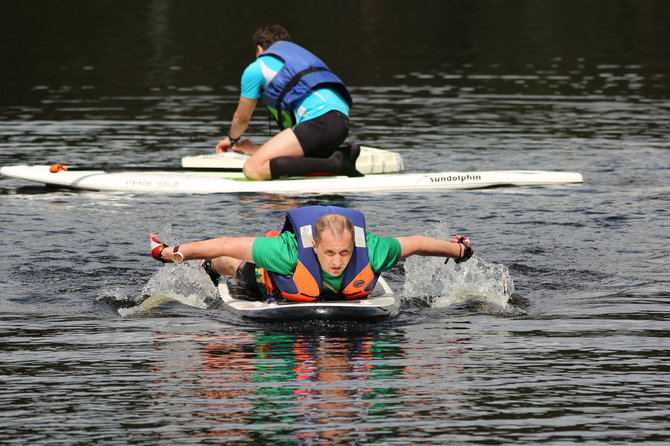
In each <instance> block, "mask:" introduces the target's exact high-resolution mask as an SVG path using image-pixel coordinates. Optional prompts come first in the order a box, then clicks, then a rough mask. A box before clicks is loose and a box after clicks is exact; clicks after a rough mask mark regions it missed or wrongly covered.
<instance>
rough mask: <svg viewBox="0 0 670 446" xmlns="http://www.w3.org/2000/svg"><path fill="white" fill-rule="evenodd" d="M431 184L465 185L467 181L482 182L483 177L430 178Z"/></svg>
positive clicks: (450, 176)
mask: <svg viewBox="0 0 670 446" xmlns="http://www.w3.org/2000/svg"><path fill="white" fill-rule="evenodd" d="M429 179H430V182H431V183H464V182H466V181H481V179H482V176H481V175H470V174H465V175H447V176H446V177H429Z"/></svg>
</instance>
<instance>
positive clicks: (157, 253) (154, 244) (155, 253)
mask: <svg viewBox="0 0 670 446" xmlns="http://www.w3.org/2000/svg"><path fill="white" fill-rule="evenodd" d="M149 237H150V239H151V257H153V258H154V259H156V260H158V261H159V262H163V263H167V262H166V261H165V260H163V257H162V256H161V253H162V252H163V249H165V245H164V244H163V243H161V242H159V241H158V240H157V239H156V234H149Z"/></svg>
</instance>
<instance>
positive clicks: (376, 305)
mask: <svg viewBox="0 0 670 446" xmlns="http://www.w3.org/2000/svg"><path fill="white" fill-rule="evenodd" d="M232 286H234V285H231V284H230V282H229V281H228V280H223V279H222V280H220V281H219V285H218V290H219V296H220V297H221V301H222V303H223V307H224V308H225V309H226V310H228V311H230V312H232V313H234V314H236V315H238V316H240V317H243V318H248V319H256V320H265V321H302V320H314V319H318V320H365V321H370V320H379V319H386V318H390V317H394V316H397V315H398V313H399V312H400V298H398V297H397V296H396V295H395V294H393V290H392V289H391V287H390V286H389V285H388V284H387V283H386V281H385V280H384V279H383V278H382V277H380V278H379V280H378V281H377V287H376V288H375V291H374V292H373V293H372V294H371V297H368V298H367V299H357V300H338V301H316V302H290V301H276V300H275V301H272V302H265V301H255V300H246V299H240V298H237V297H235V296H234V293H233V292H232V290H231V287H232ZM375 294H378V295H375Z"/></svg>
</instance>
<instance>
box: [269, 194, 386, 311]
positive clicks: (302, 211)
mask: <svg viewBox="0 0 670 446" xmlns="http://www.w3.org/2000/svg"><path fill="white" fill-rule="evenodd" d="M326 214H339V215H343V216H345V217H347V218H348V219H349V220H351V222H352V223H353V226H354V250H353V253H352V256H351V260H349V263H348V264H347V266H346V268H345V269H344V272H343V274H344V279H343V281H342V291H341V295H342V296H344V297H345V298H347V299H360V298H363V297H365V296H367V295H368V294H370V293H371V292H372V290H373V289H374V288H375V285H376V284H377V279H378V278H379V273H374V272H373V271H372V267H371V266H370V258H369V256H368V247H367V243H366V241H365V217H364V216H363V214H362V213H361V212H358V211H355V210H353V209H347V208H341V207H337V206H307V207H302V208H297V209H293V210H290V211H288V212H287V213H286V222H285V223H284V228H283V229H282V232H285V231H290V232H292V233H294V234H295V237H296V239H297V242H298V264H297V266H296V270H295V272H294V274H293V275H292V276H282V275H280V274H276V273H273V272H270V271H268V272H267V273H268V276H269V278H270V279H271V280H270V281H268V282H266V287H268V290H267V291H268V292H269V293H270V294H274V292H275V289H276V290H277V291H278V292H279V294H280V295H281V296H283V297H285V298H286V299H289V300H295V301H302V302H307V301H312V300H316V299H317V298H318V297H319V296H320V295H321V290H322V279H321V265H320V264H319V260H318V258H317V256H316V254H315V253H314V248H313V246H312V240H313V235H312V234H313V231H314V225H315V224H316V222H317V220H318V219H319V218H321V217H322V216H324V215H326ZM270 282H271V283H270Z"/></svg>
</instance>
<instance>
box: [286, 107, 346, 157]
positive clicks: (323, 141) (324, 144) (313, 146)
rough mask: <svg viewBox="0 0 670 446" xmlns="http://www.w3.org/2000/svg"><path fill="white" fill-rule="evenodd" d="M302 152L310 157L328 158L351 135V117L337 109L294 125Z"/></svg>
mask: <svg viewBox="0 0 670 446" xmlns="http://www.w3.org/2000/svg"><path fill="white" fill-rule="evenodd" d="M293 133H294V134H295V136H296V137H297V138H298V142H300V147H302V152H303V153H304V154H305V156H306V157H309V158H328V157H329V156H330V155H332V154H333V152H334V151H335V150H336V149H337V148H338V147H340V145H342V143H343V142H344V140H345V139H347V136H349V118H348V117H347V115H345V114H344V113H340V112H338V111H336V110H333V111H329V112H328V113H326V114H325V115H321V116H319V117H317V118H314V119H310V120H309V121H305V122H301V123H300V124H298V125H296V126H295V127H293Z"/></svg>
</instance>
